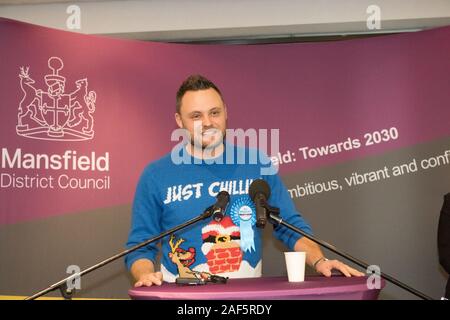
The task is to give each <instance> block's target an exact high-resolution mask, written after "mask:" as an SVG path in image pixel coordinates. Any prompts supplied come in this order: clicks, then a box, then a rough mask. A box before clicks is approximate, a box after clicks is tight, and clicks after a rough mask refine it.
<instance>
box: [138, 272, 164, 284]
mask: <svg viewBox="0 0 450 320" xmlns="http://www.w3.org/2000/svg"><path fill="white" fill-rule="evenodd" d="M162 280H163V275H162V273H161V272H153V273H145V274H142V275H141V276H140V277H139V279H138V280H137V281H136V283H135V284H134V287H142V286H145V287H151V286H152V285H154V284H155V285H157V286H160V285H161V284H162Z"/></svg>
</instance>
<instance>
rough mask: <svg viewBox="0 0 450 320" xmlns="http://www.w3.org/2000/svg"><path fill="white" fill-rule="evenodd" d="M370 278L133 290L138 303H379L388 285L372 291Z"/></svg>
mask: <svg viewBox="0 0 450 320" xmlns="http://www.w3.org/2000/svg"><path fill="white" fill-rule="evenodd" d="M367 279H368V277H351V278H347V277H344V276H333V277H331V278H326V277H324V276H309V277H305V281H304V282H288V279H287V276H285V277H262V278H245V279H229V280H228V283H226V284H213V283H208V284H205V285H194V286H181V285H177V284H175V283H163V285H161V286H155V285H153V286H151V287H139V288H132V289H130V290H129V291H128V294H129V296H130V297H131V299H134V300H160V299H164V300H376V299H378V295H379V293H380V291H381V290H382V289H383V288H384V286H385V284H386V283H385V281H384V279H380V283H381V286H380V288H379V289H369V288H368V286H367Z"/></svg>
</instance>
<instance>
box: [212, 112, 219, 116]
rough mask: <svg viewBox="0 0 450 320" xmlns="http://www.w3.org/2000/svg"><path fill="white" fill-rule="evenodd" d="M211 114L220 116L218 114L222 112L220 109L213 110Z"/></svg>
mask: <svg viewBox="0 0 450 320" xmlns="http://www.w3.org/2000/svg"><path fill="white" fill-rule="evenodd" d="M211 114H212V115H213V116H218V115H219V114H220V111H213V112H211Z"/></svg>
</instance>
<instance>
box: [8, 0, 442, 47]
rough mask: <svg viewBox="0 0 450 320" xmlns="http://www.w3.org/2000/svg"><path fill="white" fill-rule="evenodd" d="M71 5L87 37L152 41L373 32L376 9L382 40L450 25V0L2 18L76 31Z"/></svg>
mask: <svg viewBox="0 0 450 320" xmlns="http://www.w3.org/2000/svg"><path fill="white" fill-rule="evenodd" d="M17 1H18V2H20V1H19V0H17ZM12 2H14V1H12ZM35 2H39V1H35ZM0 3H1V2H0ZM8 3H10V1H8ZM70 4H76V5H78V6H79V7H80V9H81V29H80V30H72V31H77V32H82V33H86V34H103V35H112V36H120V37H127V38H135V39H147V40H191V39H227V38H240V37H253V38H258V37H264V36H289V35H294V36H300V35H324V34H353V33H366V32H373V31H370V30H368V29H367V26H366V19H367V17H368V16H369V14H367V13H366V9H367V7H368V6H369V5H372V4H375V5H378V6H379V7H380V9H381V19H382V20H381V30H379V31H376V32H392V31H402V30H407V31H409V30H410V31H414V30H418V29H425V28H431V27H436V26H443V25H449V24H450V1H449V0H409V1H405V0H315V1H314V0H312V1H306V0H297V1H294V0H276V1H275V0H226V1H218V0H216V1H214V0H150V1H142V0H141V1H94V2H86V1H81V2H80V1H78V2H77V1H74V2H70V3H67V2H65V1H63V2H62V3H41V4H21V5H14V4H13V5H11V4H10V5H0V16H2V17H7V18H11V19H15V20H21V21H25V22H30V23H34V24H38V25H44V26H48V27H53V28H58V29H63V30H68V28H67V26H66V20H67V18H68V17H69V14H67V13H66V9H67V7H68V6H69V5H70Z"/></svg>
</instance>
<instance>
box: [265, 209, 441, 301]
mask: <svg viewBox="0 0 450 320" xmlns="http://www.w3.org/2000/svg"><path fill="white" fill-rule="evenodd" d="M261 205H262V206H263V207H264V209H265V210H266V215H267V217H268V221H269V222H270V223H271V224H273V225H274V226H275V227H276V226H278V225H282V226H284V227H286V228H288V229H290V230H292V231H294V232H297V233H299V234H301V235H302V236H304V237H306V238H308V239H309V240H312V241H314V242H315V243H317V244H319V245H321V246H322V247H325V248H327V249H328V250H330V251H332V252H334V253H336V254H338V255H340V256H341V257H343V258H345V259H348V260H350V261H352V262H353V263H355V264H357V265H359V266H360V267H362V268H364V269H366V270H367V268H368V267H369V265H368V264H367V263H365V262H364V261H361V260H359V259H357V258H355V257H352V256H351V255H349V254H347V253H345V252H343V251H340V250H338V249H337V248H336V247H335V246H333V245H331V244H328V243H326V242H324V241H322V240H320V239H317V238H316V237H314V236H312V235H310V234H308V233H306V232H304V231H303V230H301V229H299V228H297V227H295V226H293V225H292V224H290V223H288V222H285V221H283V219H282V218H280V216H279V214H280V209H278V208H275V207H271V206H269V205H268V204H267V203H265V202H263V203H261ZM262 227H264V226H262ZM380 275H381V277H382V278H383V279H386V280H388V281H390V282H392V283H393V284H395V285H397V286H399V287H401V288H402V289H404V290H406V291H408V292H410V293H412V294H414V295H416V296H418V297H419V298H421V299H423V300H433V299H432V298H431V297H429V296H427V295H425V294H423V293H422V292H420V291H418V290H416V289H414V288H411V287H410V286H408V285H406V284H404V283H402V282H400V281H399V280H397V279H395V278H394V277H392V276H390V275H387V274H385V273H383V272H380Z"/></svg>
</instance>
